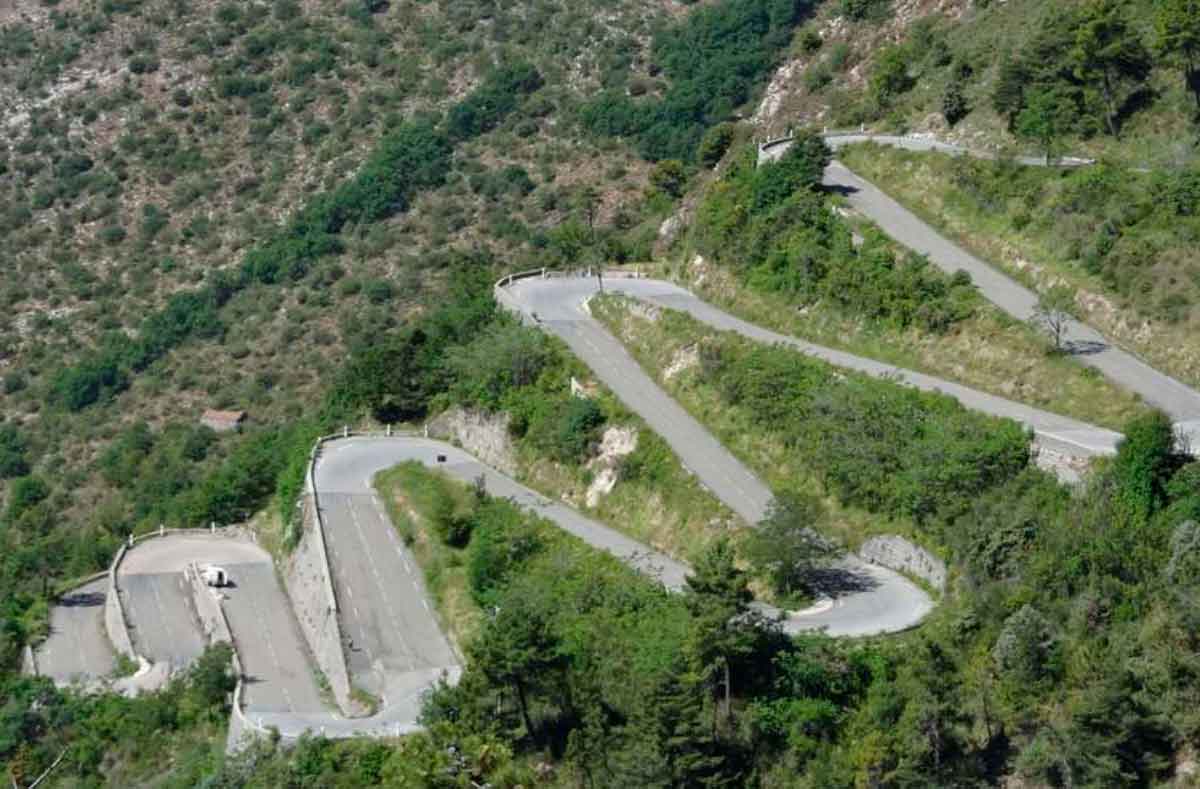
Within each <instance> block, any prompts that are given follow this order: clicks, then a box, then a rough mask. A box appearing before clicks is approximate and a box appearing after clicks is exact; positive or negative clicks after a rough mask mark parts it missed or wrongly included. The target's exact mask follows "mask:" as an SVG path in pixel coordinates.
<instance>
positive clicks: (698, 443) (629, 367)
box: [499, 277, 1121, 523]
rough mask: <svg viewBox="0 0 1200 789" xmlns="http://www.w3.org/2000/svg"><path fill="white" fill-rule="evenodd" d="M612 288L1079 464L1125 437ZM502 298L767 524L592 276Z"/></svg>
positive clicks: (655, 286) (714, 313)
mask: <svg viewBox="0 0 1200 789" xmlns="http://www.w3.org/2000/svg"><path fill="white" fill-rule="evenodd" d="M604 289H605V290H606V291H608V292H613V293H621V294H623V295H626V296H630V297H632V298H635V299H638V300H640V301H644V302H647V303H649V304H654V305H657V306H660V307H664V308H667V309H673V310H679V311H682V312H686V313H688V314H689V315H691V316H692V317H693V318H695V319H696V320H698V321H700V322H702V323H705V324H707V325H709V326H712V327H713V328H715V329H719V330H721V331H733V332H737V333H738V334H741V335H742V336H744V337H747V338H749V339H752V340H756V341H758V342H765V343H770V344H776V343H778V344H783V345H787V346H789V347H792V348H795V349H796V350H797V351H800V352H801V353H804V354H806V355H808V356H812V357H814V358H817V359H821V360H823V361H826V362H829V363H830V364H833V365H836V366H838V367H842V368H845V369H847V370H854V371H856V372H860V373H865V374H867V375H870V376H874V377H876V378H889V379H893V380H897V381H899V382H901V383H905V384H908V385H910V386H915V387H916V388H918V389H923V390H926V391H933V392H941V393H943V394H946V395H949V396H951V397H954V398H955V399H957V400H958V401H959V402H961V403H962V404H963V405H964V406H966V407H967V408H971V409H974V410H976V411H981V412H983V413H985V414H991V415H992V416H999V417H1004V418H1008V419H1015V420H1016V421H1018V422H1020V423H1021V424H1023V425H1025V426H1026V427H1028V428H1029V429H1030V430H1032V431H1033V432H1034V433H1035V434H1036V436H1037V438H1038V443H1039V444H1040V445H1042V446H1045V447H1047V448H1048V449H1053V450H1055V451H1058V452H1061V453H1063V454H1068V455H1072V456H1075V457H1093V456H1096V455H1110V454H1113V453H1114V452H1116V446H1117V442H1118V441H1120V439H1121V434H1120V433H1117V432H1115V431H1112V430H1108V429H1106V428H1102V427H1097V426H1095V425H1090V424H1088V423H1086V422H1081V421H1079V420H1077V419H1072V418H1070V417H1065V416H1061V415H1059V414H1054V413H1050V412H1049V411H1042V410H1040V409H1037V408H1032V407H1030V406H1027V405H1025V404H1023V403H1018V402H1014V401H1012V400H1006V399H1005V398H1002V397H998V396H996V395H993V394H989V393H987V392H981V391H979V390H978V389H972V388H970V387H968V386H963V385H962V384H958V383H955V382H953V381H947V380H945V379H942V378H937V377H934V376H932V375H926V374H924V373H918V372H914V371H912V370H906V369H904V368H901V367H896V366H895V365H891V364H885V363H883V362H878V361H875V360H874V359H867V358H865V357H862V356H855V355H854V354H850V353H846V352H845V351H838V350H834V349H832V348H825V347H823V346H820V345H814V344H813V343H810V342H805V341H803V340H799V339H796V338H795V337H791V336H788V335H784V334H779V333H777V332H773V331H769V330H767V329H763V328H762V327H760V326H756V325H754V324H752V323H748V322H746V321H744V320H741V319H740V318H736V317H734V316H732V315H730V314H729V313H727V312H724V311H722V310H720V309H718V308H716V307H714V306H712V305H711V304H708V303H707V302H705V301H702V300H701V299H700V298H698V297H697V296H696V295H695V294H693V293H692V292H691V291H688V290H685V289H684V288H681V287H679V286H678V285H674V284H671V283H669V282H663V281H660V280H652V279H626V278H621V279H612V278H610V279H606V280H605V281H604ZM500 291H501V292H500V293H499V295H500V298H501V299H502V300H507V302H508V304H509V306H510V307H512V308H514V309H519V310H520V311H521V312H522V313H524V314H526V315H528V316H531V317H532V316H536V320H537V322H538V323H539V324H540V325H541V326H542V327H543V328H545V329H546V330H547V331H549V332H550V333H552V334H554V335H556V336H558V337H560V338H562V339H563V340H564V341H565V342H566V343H567V344H568V345H569V346H570V347H571V350H572V351H574V352H575V354H576V355H578V356H579V357H580V358H581V359H583V360H584V361H585V362H586V363H587V364H588V366H589V367H591V368H592V369H593V370H594V371H595V372H596V375H597V376H598V377H599V378H600V379H601V380H602V381H604V383H605V385H607V386H608V387H609V388H610V389H612V390H613V391H614V392H616V394H617V396H618V397H620V398H621V400H622V401H624V402H625V404H626V405H627V406H629V407H630V408H631V409H633V410H634V411H636V412H638V413H639V414H641V415H642V417H643V418H644V419H646V421H647V422H648V423H649V424H650V426H651V427H653V428H654V429H655V431H656V432H658V433H659V434H660V435H662V436H663V437H664V438H665V439H666V440H667V441H668V443H670V444H671V447H672V449H674V450H675V451H676V453H677V454H678V455H679V456H680V457H681V458H683V460H684V463H686V464H687V465H688V466H689V468H692V469H693V470H694V471H696V473H697V475H698V476H700V478H701V480H703V481H704V483H705V484H707V485H708V486H709V487H710V488H712V489H713V491H714V492H715V493H716V494H717V496H718V497H719V498H721V500H722V501H724V502H726V504H728V505H729V507H730V508H731V509H733V510H734V511H735V512H737V513H738V514H740V515H742V516H743V517H744V518H746V519H747V520H748V521H750V522H751V523H753V522H756V521H758V520H760V519H761V517H762V514H763V513H764V512H765V508H766V505H767V502H769V501H770V493H769V491H767V489H766V487H765V486H764V485H762V483H760V482H758V481H757V480H756V479H754V478H753V476H752V475H751V474H750V473H749V472H748V471H746V470H745V469H744V468H742V467H741V466H740V464H738V465H737V466H736V467H735V466H733V465H732V464H730V463H725V462H723V463H721V464H719V465H714V461H713V460H712V459H713V458H728V459H729V460H732V456H731V455H729V453H728V452H727V451H726V450H725V449H724V448H723V447H721V446H720V444H718V443H717V441H716V439H714V438H712V436H711V435H709V434H708V432H707V431H706V430H705V429H704V428H703V427H701V426H700V425H699V424H698V423H696V422H695V420H693V419H692V418H691V417H690V416H689V415H688V414H687V412H685V411H684V410H683V408H682V407H681V406H679V405H678V404H677V403H676V402H675V401H674V400H672V399H671V398H670V397H669V396H668V395H667V394H666V393H665V392H663V391H662V390H661V389H660V388H659V387H658V385H657V384H655V383H654V382H653V381H652V380H651V379H650V378H649V377H648V376H646V374H645V373H644V372H642V369H641V367H640V366H639V365H638V363H637V362H636V361H635V360H634V359H633V358H632V357H631V356H630V355H629V353H628V352H627V351H626V350H625V349H624V347H623V346H622V345H621V344H620V343H619V342H618V341H617V340H616V339H615V338H613V336H612V335H611V334H609V333H608V331H607V330H606V329H605V328H604V327H603V326H602V325H600V323H599V322H598V321H596V320H595V319H594V318H592V317H591V315H590V314H588V312H587V309H586V306H585V305H586V302H587V300H588V299H590V298H591V297H592V296H593V295H595V294H596V293H597V292H598V287H597V283H596V280H595V279H594V278H585V277H549V278H546V279H541V278H537V277H534V278H528V279H519V280H515V281H514V282H513V283H512V284H511V285H509V286H507V287H505V288H503V289H500Z"/></svg>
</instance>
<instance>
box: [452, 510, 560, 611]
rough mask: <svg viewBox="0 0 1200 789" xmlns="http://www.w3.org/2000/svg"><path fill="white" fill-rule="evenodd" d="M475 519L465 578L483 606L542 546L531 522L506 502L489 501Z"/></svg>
mask: <svg viewBox="0 0 1200 789" xmlns="http://www.w3.org/2000/svg"><path fill="white" fill-rule="evenodd" d="M474 519H475V528H474V530H473V532H472V536H471V544H470V546H469V547H468V549H467V579H468V583H469V584H470V589H471V596H472V597H474V598H475V601H476V602H477V603H479V604H480V605H484V606H486V605H489V604H490V603H491V601H492V598H493V596H494V593H495V592H496V590H497V589H500V588H501V587H503V586H505V585H506V584H507V583H508V581H509V580H510V579H511V578H512V577H513V576H514V575H516V574H519V573H520V572H521V568H522V566H523V565H524V563H525V562H526V561H527V560H528V559H529V558H530V557H532V556H534V555H536V554H537V553H539V552H540V551H541V550H542V549H543V547H544V543H543V542H542V539H541V538H540V536H539V535H538V529H537V527H536V526H534V525H533V524H532V523H531V522H530V519H529V518H528V517H527V516H524V515H523V514H522V513H521V512H520V511H519V510H518V509H517V508H516V507H515V506H513V505H512V504H510V503H508V502H502V501H497V500H494V499H488V500H487V501H485V502H484V503H483V504H481V505H480V506H479V508H478V509H477V510H476V512H475V514H474Z"/></svg>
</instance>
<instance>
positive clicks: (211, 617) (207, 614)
mask: <svg viewBox="0 0 1200 789" xmlns="http://www.w3.org/2000/svg"><path fill="white" fill-rule="evenodd" d="M183 574H184V577H185V578H187V580H188V584H189V587H190V588H191V590H192V604H193V605H194V606H195V608H196V615H197V616H198V617H199V619H200V629H201V630H203V631H204V638H205V640H206V641H208V643H209V644H232V643H233V633H232V632H231V631H230V629H229V622H228V621H227V620H226V619H225V612H224V611H223V610H221V603H220V601H219V600H218V599H217V597H216V595H215V594H214V593H213V591H212V589H211V588H210V587H209V586H208V584H206V583H204V579H203V578H202V577H201V576H200V568H199V567H198V566H197V565H196V563H195V562H192V563H191V564H189V565H188V566H187V569H185V570H184V571H183ZM238 676H241V672H240V671H239V672H238Z"/></svg>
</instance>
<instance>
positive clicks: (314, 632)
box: [286, 494, 355, 715]
mask: <svg viewBox="0 0 1200 789" xmlns="http://www.w3.org/2000/svg"><path fill="white" fill-rule="evenodd" d="M303 505H304V517H303V521H302V528H303V534H302V536H301V538H300V542H299V544H298V545H297V546H296V548H295V550H294V551H292V555H291V557H290V558H289V559H288V566H287V572H286V578H287V593H288V599H289V600H290V601H291V604H292V610H293V611H294V612H295V614H296V619H297V620H298V621H299V622H300V630H301V631H302V632H303V633H304V639H305V640H306V641H307V642H308V648H309V649H310V650H311V651H312V655H313V658H314V659H315V660H316V661H317V665H318V666H319V667H320V668H321V671H322V672H324V674H325V678H326V679H327V680H328V681H329V687H330V689H331V690H332V691H333V695H334V698H335V699H337V703H338V706H339V707H341V709H342V712H344V713H345V714H347V715H350V714H352V711H353V710H354V706H355V705H354V703H353V701H352V700H351V698H350V671H349V669H348V668H347V667H346V653H345V651H344V648H343V645H342V631H341V627H340V626H339V623H338V611H337V599H336V597H335V596H334V594H333V578H332V577H331V573H332V570H331V569H330V566H329V557H328V554H327V553H326V550H325V539H324V534H323V533H322V531H323V527H322V525H321V523H320V519H319V516H318V513H317V510H316V498H315V496H314V495H312V494H309V495H305V497H304V501H303Z"/></svg>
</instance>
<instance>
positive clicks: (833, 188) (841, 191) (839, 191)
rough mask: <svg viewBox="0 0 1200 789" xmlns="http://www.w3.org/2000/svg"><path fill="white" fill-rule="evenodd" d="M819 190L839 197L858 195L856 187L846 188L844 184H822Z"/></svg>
mask: <svg viewBox="0 0 1200 789" xmlns="http://www.w3.org/2000/svg"><path fill="white" fill-rule="evenodd" d="M821 188H822V189H824V190H825V191H826V192H829V193H830V194H835V195H841V196H842V197H849V196H850V195H853V194H858V191H859V190H858V187H857V186H847V185H846V184H822V185H821Z"/></svg>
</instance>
